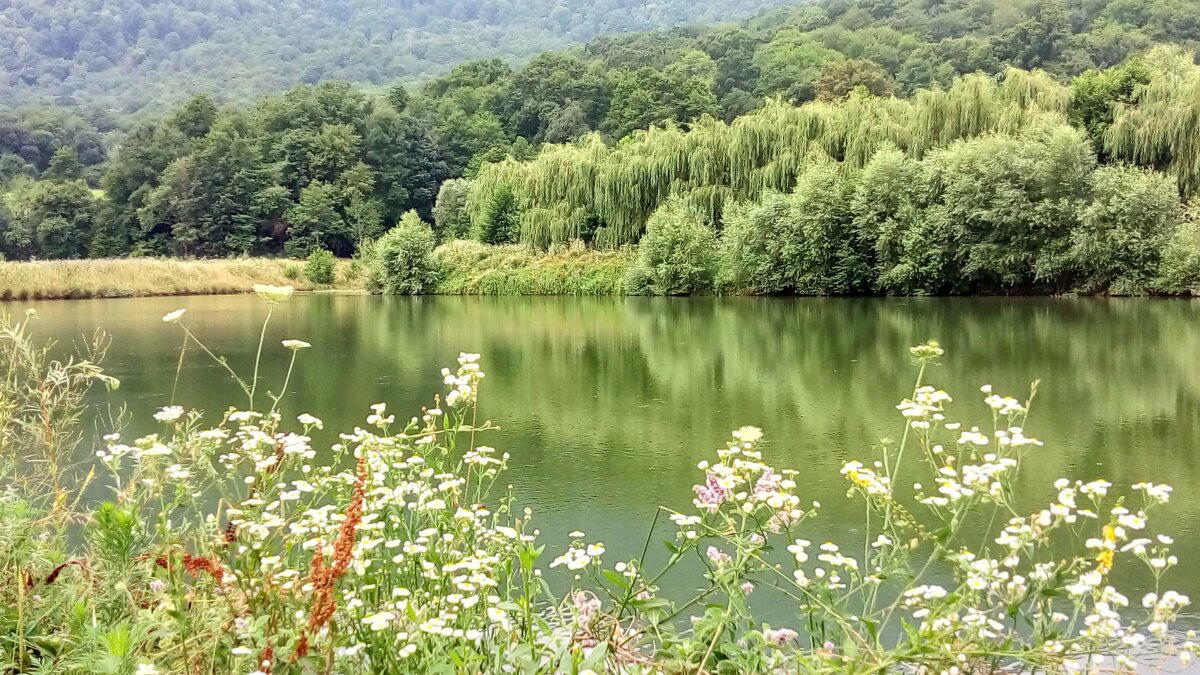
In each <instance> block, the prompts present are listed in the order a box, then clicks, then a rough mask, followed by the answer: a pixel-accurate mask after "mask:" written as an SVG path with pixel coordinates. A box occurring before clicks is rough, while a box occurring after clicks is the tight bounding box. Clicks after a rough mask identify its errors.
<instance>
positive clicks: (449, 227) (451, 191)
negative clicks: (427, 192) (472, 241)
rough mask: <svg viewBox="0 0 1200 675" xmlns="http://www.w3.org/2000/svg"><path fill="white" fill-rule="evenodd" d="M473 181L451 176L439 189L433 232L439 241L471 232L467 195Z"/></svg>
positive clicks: (457, 237)
mask: <svg viewBox="0 0 1200 675" xmlns="http://www.w3.org/2000/svg"><path fill="white" fill-rule="evenodd" d="M470 191H471V181H470V180H468V179H465V178H451V179H450V180H448V181H446V182H444V183H442V187H441V188H440V189H439V190H438V194H437V203H436V204H434V206H433V233H434V235H436V236H437V239H438V241H439V242H445V241H452V240H454V239H463V238H466V237H467V236H468V235H469V234H470V232H471V216H470V214H469V213H467V195H468V194H469V193H470Z"/></svg>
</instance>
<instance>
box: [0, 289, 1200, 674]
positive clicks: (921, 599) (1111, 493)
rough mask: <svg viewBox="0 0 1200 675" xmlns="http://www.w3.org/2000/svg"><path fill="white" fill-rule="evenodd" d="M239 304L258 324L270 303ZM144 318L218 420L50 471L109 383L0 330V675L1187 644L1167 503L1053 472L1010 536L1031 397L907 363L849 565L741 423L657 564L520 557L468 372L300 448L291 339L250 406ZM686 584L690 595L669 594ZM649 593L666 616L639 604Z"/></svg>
mask: <svg viewBox="0 0 1200 675" xmlns="http://www.w3.org/2000/svg"><path fill="white" fill-rule="evenodd" d="M257 292H258V294H259V295H260V296H261V297H262V298H263V299H264V300H265V302H267V303H268V308H267V312H266V319H265V321H267V322H269V321H270V316H271V312H272V311H273V308H274V306H275V305H276V304H278V303H281V302H287V301H288V299H289V298H290V296H291V294H292V292H293V290H292V289H291V288H287V287H269V286H261V287H259V288H258V289H257ZM163 320H164V322H165V324H166V325H164V327H163V330H169V329H176V330H180V331H182V333H183V336H184V337H185V345H194V346H196V347H200V349H192V350H190V351H188V350H186V349H185V351H184V354H183V355H181V359H182V358H184V357H185V356H187V355H188V354H191V356H187V358H209V357H211V358H213V359H216V363H217V364H219V365H220V366H221V367H224V368H226V372H227V373H228V375H229V376H230V377H231V378H232V379H233V380H234V381H235V382H236V383H237V384H238V385H239V387H240V388H241V389H242V391H243V392H244V393H245V395H246V400H245V404H244V406H243V407H242V409H236V408H231V409H230V410H228V411H226V412H224V413H220V414H217V415H216V416H214V417H210V416H209V414H207V413H202V412H200V411H195V410H188V409H186V408H184V407H183V406H182V405H178V404H175V403H172V405H169V406H167V407H165V408H163V409H161V410H160V411H159V412H157V413H156V414H155V415H154V417H155V420H156V421H157V422H158V423H159V424H161V431H159V432H158V433H155V434H153V435H150V436H147V437H143V438H139V439H137V440H133V441H125V440H123V439H122V437H121V435H120V433H119V432H114V433H111V434H109V435H107V436H105V439H104V443H103V445H102V447H100V448H98V449H97V450H96V451H95V454H94V457H91V456H81V455H80V454H79V453H75V452H74V451H75V450H76V449H77V448H78V447H79V445H80V439H81V437H82V434H81V428H82V427H81V419H82V418H81V406H82V405H83V401H84V400H85V399H84V394H85V392H86V389H87V388H88V386H89V385H90V384H93V383H95V384H100V383H105V384H108V385H109V386H110V387H115V385H116V383H115V382H114V381H112V380H111V378H107V377H106V376H105V375H104V374H103V371H102V370H101V368H100V365H99V364H100V361H101V360H102V358H103V350H104V341H103V339H97V340H95V341H93V343H92V347H91V350H90V352H89V353H88V354H86V355H84V356H81V357H76V358H72V359H70V360H67V361H62V360H54V359H53V358H51V356H50V355H49V352H48V351H47V350H45V349H42V348H40V347H37V346H35V345H34V344H33V343H32V342H31V339H30V331H31V330H32V327H33V319H32V318H28V317H27V318H25V319H23V320H20V321H15V322H14V321H13V320H10V319H7V318H6V319H5V320H4V323H3V325H2V326H0V350H3V356H4V359H3V363H4V364H5V367H6V373H5V375H6V377H4V378H3V380H0V382H2V383H3V384H2V387H0V412H3V415H2V416H0V433H2V435H0V439H2V441H3V450H4V452H3V454H2V455H0V459H2V460H3V463H2V464H0V468H2V470H3V472H4V477H5V480H4V485H5V486H6V487H5V488H4V490H3V491H2V492H0V515H3V518H0V544H3V545H2V546H0V571H2V572H3V574H2V575H0V598H2V599H3V602H0V608H3V609H0V662H2V663H4V665H5V667H6V669H12V670H16V671H30V670H32V671H54V672H64V671H66V672H112V673H134V672H136V673H140V674H142V675H149V674H150V673H157V672H180V673H185V672H187V673H192V672H264V673H265V672H294V671H301V672H304V671H319V672H356V671H363V672H366V671H372V672H463V671H466V672H508V671H510V670H517V671H521V672H534V671H541V672H582V671H584V670H592V671H601V670H605V671H614V672H631V673H636V672H661V671H667V672H682V671H704V672H776V671H779V670H783V671H803V672H879V671H881V670H889V669H894V668H897V667H901V668H906V667H912V668H918V669H929V670H933V671H940V670H944V669H949V668H951V667H953V668H957V669H959V671H962V672H975V671H990V670H995V669H998V668H1007V667H1009V666H1018V667H1021V668H1028V669H1036V670H1039V671H1047V672H1059V671H1071V670H1078V669H1081V668H1086V667H1088V666H1089V664H1093V663H1096V662H1097V661H1096V660H1097V659H1099V658H1104V659H1106V660H1107V663H1108V664H1111V663H1112V659H1113V658H1114V657H1115V658H1116V662H1115V664H1116V667H1117V669H1118V670H1132V669H1133V668H1134V667H1135V665H1136V663H1137V662H1138V660H1140V659H1148V660H1152V661H1153V660H1157V659H1159V658H1161V657H1163V656H1164V655H1170V656H1172V657H1173V658H1177V659H1179V660H1180V661H1181V662H1184V663H1186V662H1187V661H1189V660H1190V659H1191V658H1192V654H1193V651H1194V650H1195V648H1196V647H1195V645H1194V644H1193V643H1192V642H1191V641H1190V640H1187V639H1185V638H1184V636H1183V635H1181V634H1179V633H1177V632H1174V631H1172V630H1171V627H1170V626H1171V622H1172V621H1173V620H1174V619H1175V618H1176V617H1177V616H1178V615H1179V613H1180V612H1181V611H1182V610H1183V609H1184V608H1186V607H1187V606H1188V604H1189V600H1188V598H1186V597H1184V596H1182V595H1180V594H1178V593H1176V592H1174V591H1171V590H1169V585H1168V583H1169V582H1168V578H1169V577H1170V575H1171V573H1172V569H1173V568H1174V567H1175V566H1176V565H1177V564H1179V561H1178V560H1177V559H1176V558H1175V556H1173V555H1172V554H1171V552H1170V546H1171V544H1172V540H1171V538H1170V537H1169V536H1167V535H1166V534H1165V533H1161V532H1157V531H1155V530H1154V529H1153V524H1152V521H1151V520H1150V519H1149V516H1150V514H1151V513H1153V512H1154V511H1156V510H1158V509H1160V508H1163V506H1164V505H1165V504H1166V503H1167V502H1168V501H1169V499H1170V496H1171V488H1170V487H1168V486H1166V485H1155V484H1148V483H1139V484H1137V485H1133V486H1131V487H1130V488H1128V490H1126V489H1123V488H1119V487H1118V486H1114V485H1112V484H1111V483H1109V482H1108V481H1105V480H1103V479H1102V478H1095V479H1092V480H1089V481H1087V482H1084V481H1078V480H1071V479H1068V478H1066V477H1063V478H1059V479H1058V480H1056V481H1054V490H1053V494H1054V498H1053V501H1052V502H1051V503H1050V504H1049V505H1047V506H1045V507H1036V508H1035V509H1034V510H1033V511H1032V512H1029V511H1025V510H1024V508H1025V507H1024V506H1023V505H1022V503H1021V502H1023V501H1025V500H1024V499H1023V498H1022V496H1021V495H1018V494H1016V493H1015V491H1014V489H1015V486H1016V485H1018V484H1020V483H1019V481H1018V475H1019V473H1020V470H1021V465H1022V458H1023V457H1024V456H1025V455H1026V454H1027V453H1029V452H1050V450H1049V449H1047V448H1045V447H1043V444H1042V442H1041V441H1039V440H1037V439H1035V438H1033V437H1031V436H1029V435H1027V434H1026V432H1025V430H1024V427H1025V426H1026V423H1027V418H1028V414H1029V406H1030V402H1031V400H1032V398H1033V392H1031V394H1030V396H1029V397H1028V398H1027V399H1025V400H1018V399H1016V398H1013V397H1008V396H1001V395H998V394H995V393H993V392H992V391H991V389H990V387H987V386H985V387H983V394H982V398H983V406H982V419H983V422H981V423H979V425H978V426H973V425H972V423H971V422H963V421H961V420H962V419H963V418H962V417H961V416H960V413H959V411H958V410H957V407H956V406H953V405H952V400H951V398H950V396H949V395H948V394H947V393H946V392H944V391H942V390H940V389H937V388H936V387H934V386H931V385H930V384H928V382H929V380H931V379H932V376H933V374H934V372H935V366H936V364H937V362H938V360H939V359H940V357H941V356H942V354H943V351H942V348H941V347H940V346H939V345H937V344H936V343H933V342H930V343H927V344H924V345H919V346H917V347H913V348H912V349H911V354H912V357H913V358H914V360H915V362H916V364H917V367H918V368H917V370H918V372H917V375H916V384H915V385H914V389H913V391H912V392H911V394H910V395H909V396H908V397H906V398H905V399H904V400H903V401H902V402H901V403H900V405H899V406H897V408H898V410H899V414H900V417H901V418H902V420H903V425H904V426H903V431H902V433H900V434H899V440H898V441H894V442H892V441H885V442H882V443H881V445H880V446H879V447H878V448H877V449H876V450H875V451H873V452H872V454H871V456H867V457H863V460H864V461H849V462H847V463H846V464H845V466H844V467H843V468H842V471H841V473H842V475H843V478H844V480H845V481H846V486H847V489H848V493H847V498H850V499H854V500H860V501H861V504H862V506H863V508H864V510H865V511H864V513H865V518H866V520H865V521H864V523H863V524H862V527H863V529H862V530H861V532H862V542H861V543H862V545H863V546H862V550H861V552H859V551H856V550H851V549H850V548H845V549H843V548H840V547H839V546H838V545H836V544H834V543H831V542H825V543H819V542H813V541H810V540H808V539H806V538H805V537H814V536H815V533H820V532H823V531H825V530H824V529H822V528H821V526H820V525H819V524H818V523H819V521H820V518H821V515H820V505H819V504H816V503H809V502H806V501H804V500H803V499H802V497H801V496H800V495H801V494H802V493H803V486H802V485H799V484H798V483H797V481H798V480H800V475H799V473H798V472H796V471H793V470H789V469H782V468H776V467H774V466H773V465H771V464H770V463H769V462H768V461H767V460H766V459H765V457H764V447H763V443H762V438H761V436H762V434H761V432H760V431H759V430H758V429H755V428H752V427H744V428H741V429H739V430H737V431H735V432H734V433H733V437H732V439H731V440H729V441H728V442H727V443H725V444H724V445H723V446H721V447H719V448H718V449H717V450H716V452H715V454H714V456H713V458H712V459H711V460H710V461H705V462H703V463H701V464H700V466H699V469H700V473H699V474H698V475H697V479H696V480H697V484H696V485H695V487H694V488H693V493H694V495H693V496H694V499H693V507H692V508H689V509H687V510H686V511H684V512H673V511H669V510H664V511H663V513H662V514H661V515H660V516H659V517H656V518H655V521H656V522H655V524H654V525H655V527H652V528H651V532H650V533H649V534H648V540H647V544H649V543H650V542H649V539H650V538H653V537H656V536H660V535H658V534H656V532H661V531H662V530H663V529H670V530H674V533H673V535H672V536H671V538H670V541H669V542H668V546H669V548H670V554H669V556H668V557H667V559H666V561H665V563H663V564H662V565H659V564H652V563H651V562H650V560H647V559H642V558H640V557H638V556H634V557H630V555H632V554H636V553H637V552H623V551H622V552H617V551H609V550H607V549H606V547H605V546H604V544H603V543H602V542H598V541H592V540H589V539H588V538H587V536H586V534H585V533H583V532H578V533H572V534H571V535H570V538H569V541H568V542H567V543H566V544H565V545H563V546H559V547H558V548H557V551H562V552H561V554H558V555H555V553H557V551H555V552H550V551H548V550H547V544H546V543H543V542H541V541H539V536H538V532H537V529H536V525H535V524H534V520H533V514H532V512H531V511H529V510H528V509H524V508H522V507H521V505H519V504H515V503H513V499H512V498H511V496H509V495H507V494H506V491H505V490H504V489H500V488H498V486H501V485H503V484H504V483H503V482H502V481H503V476H504V471H505V469H506V465H507V462H508V460H509V455H508V454H507V453H503V452H500V451H498V450H496V449H494V448H492V447H490V446H486V445H483V444H482V443H483V442H484V441H485V439H486V438H487V437H486V436H485V434H486V433H491V432H493V427H492V425H491V424H490V423H489V422H487V421H485V420H481V419H480V418H479V416H478V408H477V404H478V400H479V396H480V394H481V391H482V389H481V385H482V384H483V383H484V381H485V378H484V373H483V371H482V369H481V366H480V364H479V357H478V355H474V354H463V355H461V356H460V357H459V360H458V367H457V370H455V371H452V370H449V369H444V370H443V371H442V377H443V381H444V384H445V387H446V390H445V393H444V394H442V395H438V396H435V397H434V399H433V402H432V404H431V405H430V406H429V407H427V408H425V409H423V410H421V411H420V412H419V413H418V414H417V415H416V416H414V417H412V418H410V419H408V420H407V421H404V420H401V421H399V422H398V421H397V419H396V416H395V415H394V414H392V413H391V412H390V411H389V410H388V409H387V406H386V405H385V404H383V403H380V404H378V405H376V406H373V407H372V411H371V414H370V415H369V416H368V417H367V419H366V425H365V426H364V427H362V428H357V429H355V430H354V431H353V432H351V433H348V434H344V435H342V436H341V437H340V438H341V440H340V442H338V443H337V444H336V445H334V446H333V447H331V448H329V449H328V450H321V451H318V449H317V448H315V447H313V444H312V441H311V438H310V435H311V434H312V433H314V431H315V430H317V429H320V428H321V427H322V426H323V424H322V422H321V420H320V419H318V418H317V417H314V416H313V415H310V414H307V413H305V414H301V415H299V416H297V417H295V418H294V421H293V418H292V416H291V414H290V413H289V414H288V415H287V416H285V415H284V414H283V413H282V402H283V400H284V396H285V395H286V393H287V390H288V383H289V381H290V380H291V377H292V373H293V370H294V368H296V367H303V364H302V359H299V358H298V357H299V356H300V355H302V353H303V352H304V350H305V349H307V348H308V346H309V345H308V344H307V343H305V342H303V341H301V340H298V339H289V340H284V341H283V343H282V348H283V349H286V350H290V353H291V366H290V367H289V369H288V371H287V374H286V375H285V376H284V378H283V382H282V383H281V384H280V385H279V388H278V389H274V388H272V389H271V390H268V389H267V388H266V384H265V383H262V382H260V381H259V379H258V373H257V367H256V368H255V372H254V373H238V372H236V371H233V370H230V369H229V366H228V364H227V363H226V362H225V361H224V360H222V359H220V358H218V357H217V356H215V355H213V354H212V352H211V351H209V350H208V348H207V347H204V346H203V345H201V344H199V343H198V342H196V338H195V337H194V335H193V333H192V332H191V330H190V329H189V328H188V326H187V318H186V313H185V311H184V310H182V309H181V310H177V311H175V312H171V313H170V314H168V315H167V316H165V317H163ZM277 348H278V347H277ZM260 354H261V352H260ZM298 361H300V363H298ZM181 367H182V366H180V368H181ZM1035 391H1036V388H1035ZM89 488H93V489H95V490H102V491H103V492H104V494H106V498H105V499H104V500H103V501H102V503H96V502H95V501H94V500H93V499H91V498H90V493H89V492H88V490H89ZM988 514H991V518H990V519H989V518H988ZM659 521H661V522H659ZM668 523H670V524H669V525H668ZM981 534H982V535H985V536H981ZM1052 544H1053V545H1054V546H1051V545H1052ZM1064 547H1065V548H1064ZM1051 550H1070V551H1072V552H1071V553H1070V554H1068V555H1066V556H1064V557H1057V556H1055V555H1053V554H1051V553H1050V551H1051ZM640 555H642V556H644V555H645V551H642V552H641V554H640ZM685 559H686V560H698V561H699V563H700V564H699V567H698V570H697V572H695V574H696V576H695V577H693V578H691V579H690V580H686V581H685V580H682V579H680V580H678V582H675V581H671V580H672V579H675V578H677V577H679V576H680V575H685V578H686V575H687V574H688V572H686V571H685V569H684V566H682V565H681V562H682V561H684V560H685ZM1116 565H1122V566H1126V565H1130V566H1134V565H1136V566H1144V567H1145V569H1146V570H1147V575H1148V578H1149V579H1150V580H1151V582H1150V584H1149V586H1148V587H1147V588H1145V589H1142V590H1143V591H1144V595H1143V594H1142V593H1139V595H1140V596H1141V597H1137V596H1134V597H1132V598H1131V597H1130V593H1131V591H1132V590H1133V589H1124V591H1122V589H1117V588H1114V587H1113V586H1112V585H1110V579H1109V573H1110V572H1111V570H1112V569H1113V567H1114V566H1116ZM559 568H563V569H562V570H560V569H559ZM564 573H565V574H564ZM668 582H670V583H671V584H672V586H679V585H683V586H690V587H692V588H694V595H693V594H688V595H687V596H684V597H672V596H671V595H670V594H666V593H663V592H662V591H661V590H660V589H661V587H665V586H666V585H667V583H668ZM760 594H762V595H776V596H777V597H778V598H779V600H780V601H781V602H785V603H786V604H787V606H789V607H791V608H792V610H793V613H792V614H791V615H790V617H789V618H788V619H787V620H785V621H782V622H780V623H778V624H777V625H769V624H764V623H763V622H762V621H761V620H758V619H756V618H755V615H754V613H753V612H752V611H751V609H750V605H749V604H748V601H749V599H750V598H751V597H756V596H757V595H760Z"/></svg>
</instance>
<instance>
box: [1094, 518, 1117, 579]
mask: <svg viewBox="0 0 1200 675" xmlns="http://www.w3.org/2000/svg"><path fill="white" fill-rule="evenodd" d="M1102 532H1103V536H1104V541H1106V542H1109V543H1113V542H1116V541H1117V531H1116V528H1114V527H1113V526H1112V525H1105V526H1104V530H1103V531H1102ZM1113 558H1114V551H1113V549H1112V548H1106V549H1104V550H1103V551H1100V553H1099V554H1098V555H1097V556H1096V563H1097V564H1096V570H1097V571H1099V572H1100V573H1101V574H1108V573H1109V571H1110V570H1112V567H1113Z"/></svg>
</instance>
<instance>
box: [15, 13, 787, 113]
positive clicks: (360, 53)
mask: <svg viewBox="0 0 1200 675" xmlns="http://www.w3.org/2000/svg"><path fill="white" fill-rule="evenodd" d="M783 1H785V0H737V1H736V2H704V1H702V0H659V1H658V2H652V3H647V2H633V1H632V0H594V1H588V2H568V3H562V2H554V1H551V0H527V1H525V2H515V1H513V0H486V1H476V0H457V1H450V0H415V1H403V2H402V1H400V0H306V1H305V2H298V3H296V2H281V1H279V0H237V1H231V0H153V1H147V0H56V1H55V2H44V1H43V0H13V1H12V2H5V3H0V102H4V103H8V104H10V105H11V104H13V103H23V102H31V101H38V102H57V103H60V104H64V103H65V104H70V103H74V104H79V105H85V106H89V107H98V108H101V109H103V110H106V111H112V112H114V113H117V114H127V113H131V112H135V111H138V110H140V109H142V108H143V107H145V106H150V107H151V108H153V109H156V110H160V111H161V110H162V109H163V108H164V106H167V105H170V104H177V103H180V102H182V101H183V100H184V99H186V97H187V96H188V95H189V94H191V93H197V92H219V93H220V96H221V98H222V99H224V100H235V101H249V100H252V99H253V98H256V97H258V96H261V95H262V94H264V93H266V92H270V91H279V90H282V89H287V88H290V87H293V86H295V85H297V84H301V83H316V82H318V81H321V80H331V79H336V80H345V81H351V82H361V83H371V84H382V83H386V82H391V81H393V80H403V81H409V82H411V81H417V80H421V79H423V78H425V77H427V76H430V75H436V74H441V73H443V72H445V71H446V70H448V69H449V68H450V67H451V66H454V65H455V64H458V63H461V62H463V61H467V60H470V59H474V58H481V57H489V58H490V57H497V58H502V59H505V60H517V59H522V58H525V57H528V56H531V55H533V54H536V53H537V52H540V51H543V50H547V49H556V48H561V47H564V46H567V45H570V44H574V43H580V42H585V41H587V40H590V39H592V38H594V37H595V36H597V35H601V34H607V33H618V32H626V31H636V30H647V29H654V28H666V27H670V26H675V25H678V24H681V23H713V22H720V21H728V20H732V19H739V18H744V17H748V16H750V15H752V14H754V13H755V12H756V11H758V10H760V9H763V8H765V7H770V6H772V5H777V4H781V2H783Z"/></svg>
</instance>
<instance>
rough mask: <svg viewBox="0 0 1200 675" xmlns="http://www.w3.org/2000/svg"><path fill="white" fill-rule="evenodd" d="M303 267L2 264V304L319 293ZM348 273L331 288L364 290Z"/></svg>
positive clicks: (256, 263) (274, 263)
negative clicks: (278, 290) (271, 291)
mask: <svg viewBox="0 0 1200 675" xmlns="http://www.w3.org/2000/svg"><path fill="white" fill-rule="evenodd" d="M303 265H304V262H303V261H297V260H288V259H278V258H237V259H228V260H180V259H172V258H116V259H111V258H110V259H99V260H47V261H33V262H0V300H50V299H66V298H128V297H141V296H155V295H222V294H232V293H249V292H250V291H251V289H252V288H253V286H254V284H272V285H292V286H295V287H296V288H297V289H300V290H312V289H315V288H318V286H317V285H315V284H312V283H310V282H309V281H308V280H306V279H305V278H304V274H303ZM350 268H351V262H350V261H338V265H337V270H336V273H335V275H334V278H335V282H334V284H333V286H332V287H333V288H339V289H357V288H361V280H359V279H354V278H351V277H354V276H355V275H353V274H351V269H350Z"/></svg>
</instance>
